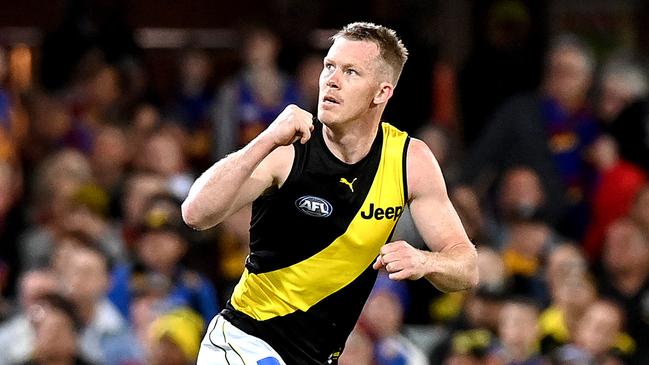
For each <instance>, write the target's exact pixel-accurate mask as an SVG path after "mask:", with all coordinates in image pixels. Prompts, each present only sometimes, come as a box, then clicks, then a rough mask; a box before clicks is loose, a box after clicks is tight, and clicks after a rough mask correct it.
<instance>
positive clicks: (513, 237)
mask: <svg viewBox="0 0 649 365" xmlns="http://www.w3.org/2000/svg"><path fill="white" fill-rule="evenodd" d="M556 244H557V238H556V237H555V236H554V234H553V231H552V229H551V228H550V227H549V226H548V225H547V224H546V223H544V222H543V221H541V220H540V219H538V218H537V217H534V216H532V217H520V218H518V219H516V218H515V219H514V220H512V221H511V223H510V226H509V236H508V237H507V240H506V241H505V243H504V245H503V253H502V255H503V261H504V262H505V270H506V272H507V275H508V277H509V278H510V280H511V286H512V287H511V290H512V292H513V293H516V294H518V295H523V296H527V297H531V298H534V299H535V300H537V301H538V302H539V303H547V302H548V299H549V298H547V292H546V290H545V285H544V284H543V266H542V265H543V262H544V259H545V256H546V255H547V252H549V250H551V249H552V247H554V246H555V245H556Z"/></svg>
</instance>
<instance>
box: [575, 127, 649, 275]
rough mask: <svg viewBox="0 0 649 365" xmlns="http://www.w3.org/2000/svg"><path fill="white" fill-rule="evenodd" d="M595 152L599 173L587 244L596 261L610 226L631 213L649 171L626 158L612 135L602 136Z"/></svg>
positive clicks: (585, 243) (592, 259)
mask: <svg viewBox="0 0 649 365" xmlns="http://www.w3.org/2000/svg"><path fill="white" fill-rule="evenodd" d="M591 152H592V158H593V160H594V163H595V166H596V167H597V170H598V173H599V176H598V179H597V180H598V181H597V183H596V184H595V188H594V191H593V198H592V200H593V202H592V205H591V219H590V222H589V224H588V230H587V231H586V236H585V237H584V243H583V246H584V250H585V252H586V255H588V257H589V259H590V260H591V261H593V262H595V261H597V260H598V259H599V257H600V255H601V251H602V243H603V241H604V235H605V234H606V229H607V228H608V226H609V225H610V224H611V223H613V222H614V221H615V220H616V219H618V218H621V217H622V216H625V215H627V214H628V213H629V210H630V209H631V204H632V202H633V199H634V198H635V196H636V194H637V192H638V190H639V189H640V188H641V187H642V185H643V184H644V183H645V182H646V181H647V174H646V172H645V171H643V170H642V169H640V168H638V167H636V166H635V165H633V164H630V163H628V162H626V161H624V160H622V159H621V158H620V156H619V153H618V146H617V144H616V143H615V141H614V140H613V139H612V138H611V137H609V136H606V135H602V136H601V137H599V138H598V139H597V140H596V141H595V143H594V144H593V147H592V151H591Z"/></svg>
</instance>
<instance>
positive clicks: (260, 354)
mask: <svg viewBox="0 0 649 365" xmlns="http://www.w3.org/2000/svg"><path fill="white" fill-rule="evenodd" d="M196 364H197V365H286V363H285V362H284V360H282V358H281V357H280V356H279V354H277V352H276V351H275V350H273V348H272V347H270V345H269V344H267V343H266V342H265V341H264V340H262V339H260V338H257V337H255V336H251V335H249V334H247V333H245V332H243V331H242V330H240V329H238V328H237V327H235V326H234V325H233V324H232V323H230V322H228V321H227V320H226V319H225V318H223V317H222V316H221V315H217V316H216V317H214V319H213V320H212V322H210V325H209V326H208V327H207V333H206V334H205V338H203V342H202V343H201V349H200V351H199V353H198V360H197V362H196Z"/></svg>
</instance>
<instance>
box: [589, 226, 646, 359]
mask: <svg viewBox="0 0 649 365" xmlns="http://www.w3.org/2000/svg"><path fill="white" fill-rule="evenodd" d="M602 263H603V266H604V275H602V277H601V278H600V293H601V295H602V296H603V297H606V298H611V299H613V300H614V301H616V302H618V303H620V304H621V305H622V306H623V307H624V309H625V312H626V318H625V320H624V322H625V323H626V330H627V332H628V333H629V335H631V337H632V338H633V339H634V340H635V342H636V343H638V344H640V345H639V346H638V351H636V355H635V356H634V358H633V361H632V363H635V364H643V363H649V347H647V346H646V345H645V344H647V343H649V238H648V237H647V227H645V226H641V225H639V224H638V223H636V222H634V221H632V220H631V219H628V218H621V219H619V220H617V221H615V222H614V223H613V224H611V225H610V226H609V229H608V231H607V233H606V239H605V241H604V252H603V255H602Z"/></svg>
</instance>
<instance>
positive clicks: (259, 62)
mask: <svg viewBox="0 0 649 365" xmlns="http://www.w3.org/2000/svg"><path fill="white" fill-rule="evenodd" d="M279 51H280V41H279V39H278V37H277V36H276V35H275V34H274V33H273V32H272V31H271V30H270V29H268V28H264V27H261V26H256V27H252V28H250V29H248V30H247V31H246V32H245V34H244V36H243V49H242V57H243V63H244V66H243V70H241V71H240V72H239V73H238V74H237V75H236V76H235V77H234V78H233V79H232V80H230V81H228V82H226V83H225V84H224V85H223V86H222V87H221V88H220V90H219V92H218V97H217V102H216V105H215V106H214V114H213V123H214V133H215V138H216V139H215V143H214V149H215V150H214V151H215V152H214V157H215V158H216V159H219V158H221V157H223V156H224V155H225V154H227V153H230V152H231V151H232V150H234V149H235V148H238V147H241V146H244V145H245V144H246V143H248V142H250V141H251V140H252V139H253V138H255V137H256V136H257V135H258V134H259V133H260V132H261V131H263V130H264V129H265V128H266V127H267V126H268V125H270V123H271V122H272V121H273V120H274V119H275V117H276V116H277V115H278V114H279V113H280V112H281V111H282V109H284V108H285V107H286V106H287V105H289V104H292V103H298V102H299V101H300V96H299V95H298V89H297V85H296V84H295V82H294V81H293V80H292V79H291V78H290V77H288V76H287V75H285V74H283V73H282V72H281V71H280V70H279V68H278V65H277V56H278V53H279Z"/></svg>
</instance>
